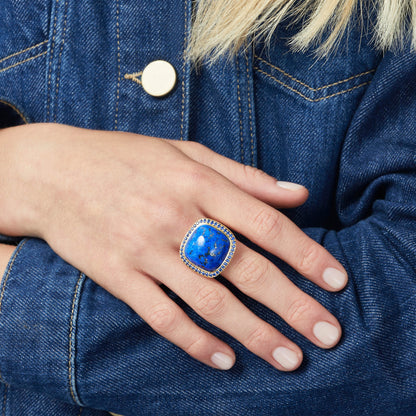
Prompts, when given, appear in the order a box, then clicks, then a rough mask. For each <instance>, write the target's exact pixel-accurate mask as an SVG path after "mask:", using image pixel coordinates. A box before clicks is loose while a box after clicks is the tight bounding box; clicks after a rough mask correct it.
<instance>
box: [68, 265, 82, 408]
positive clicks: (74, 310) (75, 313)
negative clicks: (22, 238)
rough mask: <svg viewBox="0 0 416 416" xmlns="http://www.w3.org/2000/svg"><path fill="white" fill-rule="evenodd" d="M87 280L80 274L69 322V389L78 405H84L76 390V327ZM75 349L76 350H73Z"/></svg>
mask: <svg viewBox="0 0 416 416" xmlns="http://www.w3.org/2000/svg"><path fill="white" fill-rule="evenodd" d="M84 281H85V275H84V274H83V273H80V274H79V278H78V281H77V283H76V285H75V290H74V297H73V298H72V306H71V317H70V322H69V332H68V351H69V354H68V383H69V391H70V394H71V397H72V400H73V401H74V402H75V404H77V405H78V406H82V403H81V401H80V399H79V396H78V394H77V391H76V384H75V328H76V321H77V319H78V305H79V302H77V300H79V296H80V293H81V289H82V284H83V282H84ZM72 350H74V352H72Z"/></svg>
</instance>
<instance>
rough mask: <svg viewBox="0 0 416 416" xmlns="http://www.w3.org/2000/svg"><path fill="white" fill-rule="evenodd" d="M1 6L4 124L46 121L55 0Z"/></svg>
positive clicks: (8, 1) (0, 110)
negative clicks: (46, 99)
mask: <svg viewBox="0 0 416 416" xmlns="http://www.w3.org/2000/svg"><path fill="white" fill-rule="evenodd" d="M1 6H2V7H1V8H0V103H1V106H0V118H1V123H0V124H1V126H2V127H5V126H7V125H14V124H16V122H17V121H16V120H17V119H16V117H15V116H16V115H19V117H20V122H22V121H24V122H31V121H42V118H43V110H44V109H43V107H44V87H45V82H46V76H45V74H46V72H45V68H46V56H47V49H48V38H49V28H50V24H51V8H52V0H32V1H30V2H27V1H18V0H3V1H2V2H1Z"/></svg>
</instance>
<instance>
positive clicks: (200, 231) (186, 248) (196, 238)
mask: <svg viewBox="0 0 416 416" xmlns="http://www.w3.org/2000/svg"><path fill="white" fill-rule="evenodd" d="M235 244H236V242H235V237H234V234H233V233H232V232H231V231H230V230H229V229H228V228H227V227H226V226H225V225H223V224H221V223H220V222H217V221H214V220H211V219H209V218H201V219H200V220H198V221H197V222H196V223H195V224H194V225H193V226H192V227H191V228H190V230H189V231H188V232H187V233H186V235H185V237H184V239H183V240H182V244H181V248H180V250H179V254H180V256H181V259H182V261H183V262H184V263H185V264H186V265H187V266H188V267H189V268H190V269H192V270H193V271H194V272H197V273H199V274H201V275H202V276H205V277H211V278H213V277H216V276H218V275H219V274H220V273H221V272H222V271H223V270H224V269H225V268H226V267H227V266H228V263H229V262H230V260H231V258H232V257H233V254H234V251H235Z"/></svg>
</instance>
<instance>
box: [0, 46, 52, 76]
mask: <svg viewBox="0 0 416 416" xmlns="http://www.w3.org/2000/svg"><path fill="white" fill-rule="evenodd" d="M46 53H47V51H45V52H42V53H40V54H39V55H36V56H32V57H31V58H27V59H25V60H24V61H20V62H16V63H15V64H13V65H10V66H7V67H6V68H3V69H0V73H1V72H4V71H7V70H8V69H11V68H14V67H15V66H18V65H21V64H24V63H25V62H29V61H31V60H32V59H36V58H39V57H40V56H42V55H45V54H46Z"/></svg>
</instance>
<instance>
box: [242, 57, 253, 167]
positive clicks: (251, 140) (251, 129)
mask: <svg viewBox="0 0 416 416" xmlns="http://www.w3.org/2000/svg"><path fill="white" fill-rule="evenodd" d="M244 55H245V58H246V72H247V98H248V119H249V125H250V149H251V166H254V134H253V114H252V111H251V97H250V73H249V72H248V67H249V65H248V56H247V53H244Z"/></svg>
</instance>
